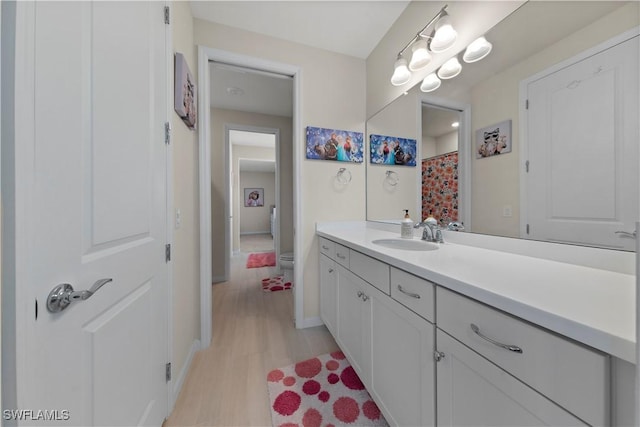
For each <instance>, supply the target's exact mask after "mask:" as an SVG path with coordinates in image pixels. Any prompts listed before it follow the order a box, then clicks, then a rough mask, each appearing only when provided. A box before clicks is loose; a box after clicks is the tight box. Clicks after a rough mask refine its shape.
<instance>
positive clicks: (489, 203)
mask: <svg viewBox="0 0 640 427" xmlns="http://www.w3.org/2000/svg"><path fill="white" fill-rule="evenodd" d="M541 4H544V3H541ZM548 7H549V13H552V12H553V4H549V6H548ZM639 8H640V3H637V2H633V3H631V4H628V5H626V6H624V7H621V8H620V9H617V10H615V11H614V12H612V13H611V14H609V15H606V16H604V17H603V18H601V19H600V20H598V21H596V22H594V23H592V24H591V25H589V26H587V27H585V28H583V29H581V30H579V31H577V32H576V33H574V34H572V35H571V36H569V37H567V38H565V39H563V40H561V41H559V42H558V43H556V44H554V45H552V46H549V47H548V48H546V49H544V50H542V51H540V52H538V53H537V54H536V55H533V56H531V57H529V58H528V59H526V60H524V61H522V62H520V63H518V64H516V65H514V66H512V67H510V68H508V69H506V70H504V71H503V72H501V73H498V74H495V75H493V76H492V77H491V78H489V79H488V80H486V81H484V82H481V83H480V84H478V85H476V86H475V87H474V88H473V89H472V91H471V96H472V107H471V108H472V111H473V114H472V129H473V130H475V129H481V128H483V127H485V126H490V125H492V124H494V123H498V122H501V121H503V120H507V119H511V136H512V142H513V143H512V147H513V148H512V152H511V153H508V154H505V155H504V156H494V157H489V158H484V159H475V156H474V158H473V160H472V178H471V187H472V188H471V197H472V201H471V216H472V218H473V221H472V224H473V231H474V232H479V233H487V234H497V235H501V236H511V237H518V236H519V234H520V231H519V227H520V187H519V186H520V170H519V159H520V143H519V142H520V141H519V131H520V122H519V117H518V111H519V110H518V108H519V105H518V102H519V84H520V82H521V81H522V80H524V79H525V78H527V77H529V76H531V75H534V74H536V73H538V72H540V71H542V70H544V69H546V68H548V67H550V66H552V65H554V64H556V63H558V62H560V61H562V60H564V59H567V58H570V57H572V56H574V55H577V54H578V53H580V52H582V51H584V50H586V49H588V48H589V47H592V46H594V45H596V44H598V43H601V42H604V41H606V40H608V39H610V38H612V37H614V36H616V35H618V34H620V33H623V32H624V31H626V30H628V29H630V28H633V27H635V26H637V25H639V16H640V15H639ZM472 138H473V139H474V140H475V134H474V135H473V136H472ZM474 152H475V150H474ZM489 183H494V184H491V185H492V187H491V188H492V189H493V190H492V191H487V188H488V187H487V186H488V185H489ZM496 183H498V184H497V185H496ZM496 188H499V191H495V189H496ZM505 205H510V206H511V207H512V213H513V216H512V217H510V218H505V217H503V216H502V207H503V206H505Z"/></svg>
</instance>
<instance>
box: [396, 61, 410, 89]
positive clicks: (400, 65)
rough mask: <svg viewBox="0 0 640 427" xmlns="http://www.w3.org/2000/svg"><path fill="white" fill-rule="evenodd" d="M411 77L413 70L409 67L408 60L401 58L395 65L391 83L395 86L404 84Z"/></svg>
mask: <svg viewBox="0 0 640 427" xmlns="http://www.w3.org/2000/svg"><path fill="white" fill-rule="evenodd" d="M410 78H411V71H409V68H408V67H407V60H406V59H404V58H399V59H398V60H397V61H396V63H395V64H394V65H393V76H391V84H392V85H394V86H402V85H403V84H405V83H407V82H408V81H409V79H410Z"/></svg>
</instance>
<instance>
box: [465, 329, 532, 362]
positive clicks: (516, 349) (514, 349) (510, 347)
mask: <svg viewBox="0 0 640 427" xmlns="http://www.w3.org/2000/svg"><path fill="white" fill-rule="evenodd" d="M470 326H471V330H472V331H473V332H474V333H475V334H476V335H478V336H479V337H480V338H482V339H483V340H485V341H489V342H490V343H491V344H493V345H497V346H498V347H500V348H504V349H505V350H509V351H512V352H514V353H520V354H522V349H521V348H520V347H518V346H517V345H510V344H503V343H501V342H498V341H496V340H493V339H491V338H489V337H488V336H486V335H483V334H482V333H481V332H480V328H478V327H477V326H476V325H474V324H473V323H472V324H471V325H470Z"/></svg>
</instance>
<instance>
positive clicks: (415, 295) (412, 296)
mask: <svg viewBox="0 0 640 427" xmlns="http://www.w3.org/2000/svg"><path fill="white" fill-rule="evenodd" d="M398 290H399V291H400V292H402V293H403V294H405V295H408V296H410V297H411V298H416V299H420V295H418V294H414V293H413V292H407V291H405V290H404V289H402V286H400V285H398Z"/></svg>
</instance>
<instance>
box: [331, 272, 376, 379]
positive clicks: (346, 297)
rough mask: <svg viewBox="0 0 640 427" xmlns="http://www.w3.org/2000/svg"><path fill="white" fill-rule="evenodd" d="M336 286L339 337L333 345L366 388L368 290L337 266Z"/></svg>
mask: <svg viewBox="0 0 640 427" xmlns="http://www.w3.org/2000/svg"><path fill="white" fill-rule="evenodd" d="M336 272H337V273H338V274H337V275H336V281H337V285H338V322H337V323H338V335H337V338H336V341H337V342H338V345H339V346H340V348H341V349H342V351H343V352H344V354H345V355H346V356H347V359H349V362H350V363H351V365H352V366H353V369H355V371H356V373H357V374H358V375H359V376H360V379H361V380H362V382H363V383H364V384H365V385H368V384H369V377H370V376H369V373H370V372H371V371H370V366H371V364H370V362H369V361H370V359H371V348H370V345H369V343H370V339H369V338H368V337H367V332H366V327H365V322H366V321H367V319H368V317H369V314H368V313H369V312H370V307H371V304H369V303H368V301H367V300H366V298H365V296H364V295H365V293H366V291H367V288H370V287H371V286H370V285H369V284H367V282H365V281H364V280H362V279H361V278H359V277H358V276H356V275H355V274H353V273H352V272H350V271H349V270H347V269H346V268H344V267H342V266H341V265H339V264H336Z"/></svg>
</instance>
